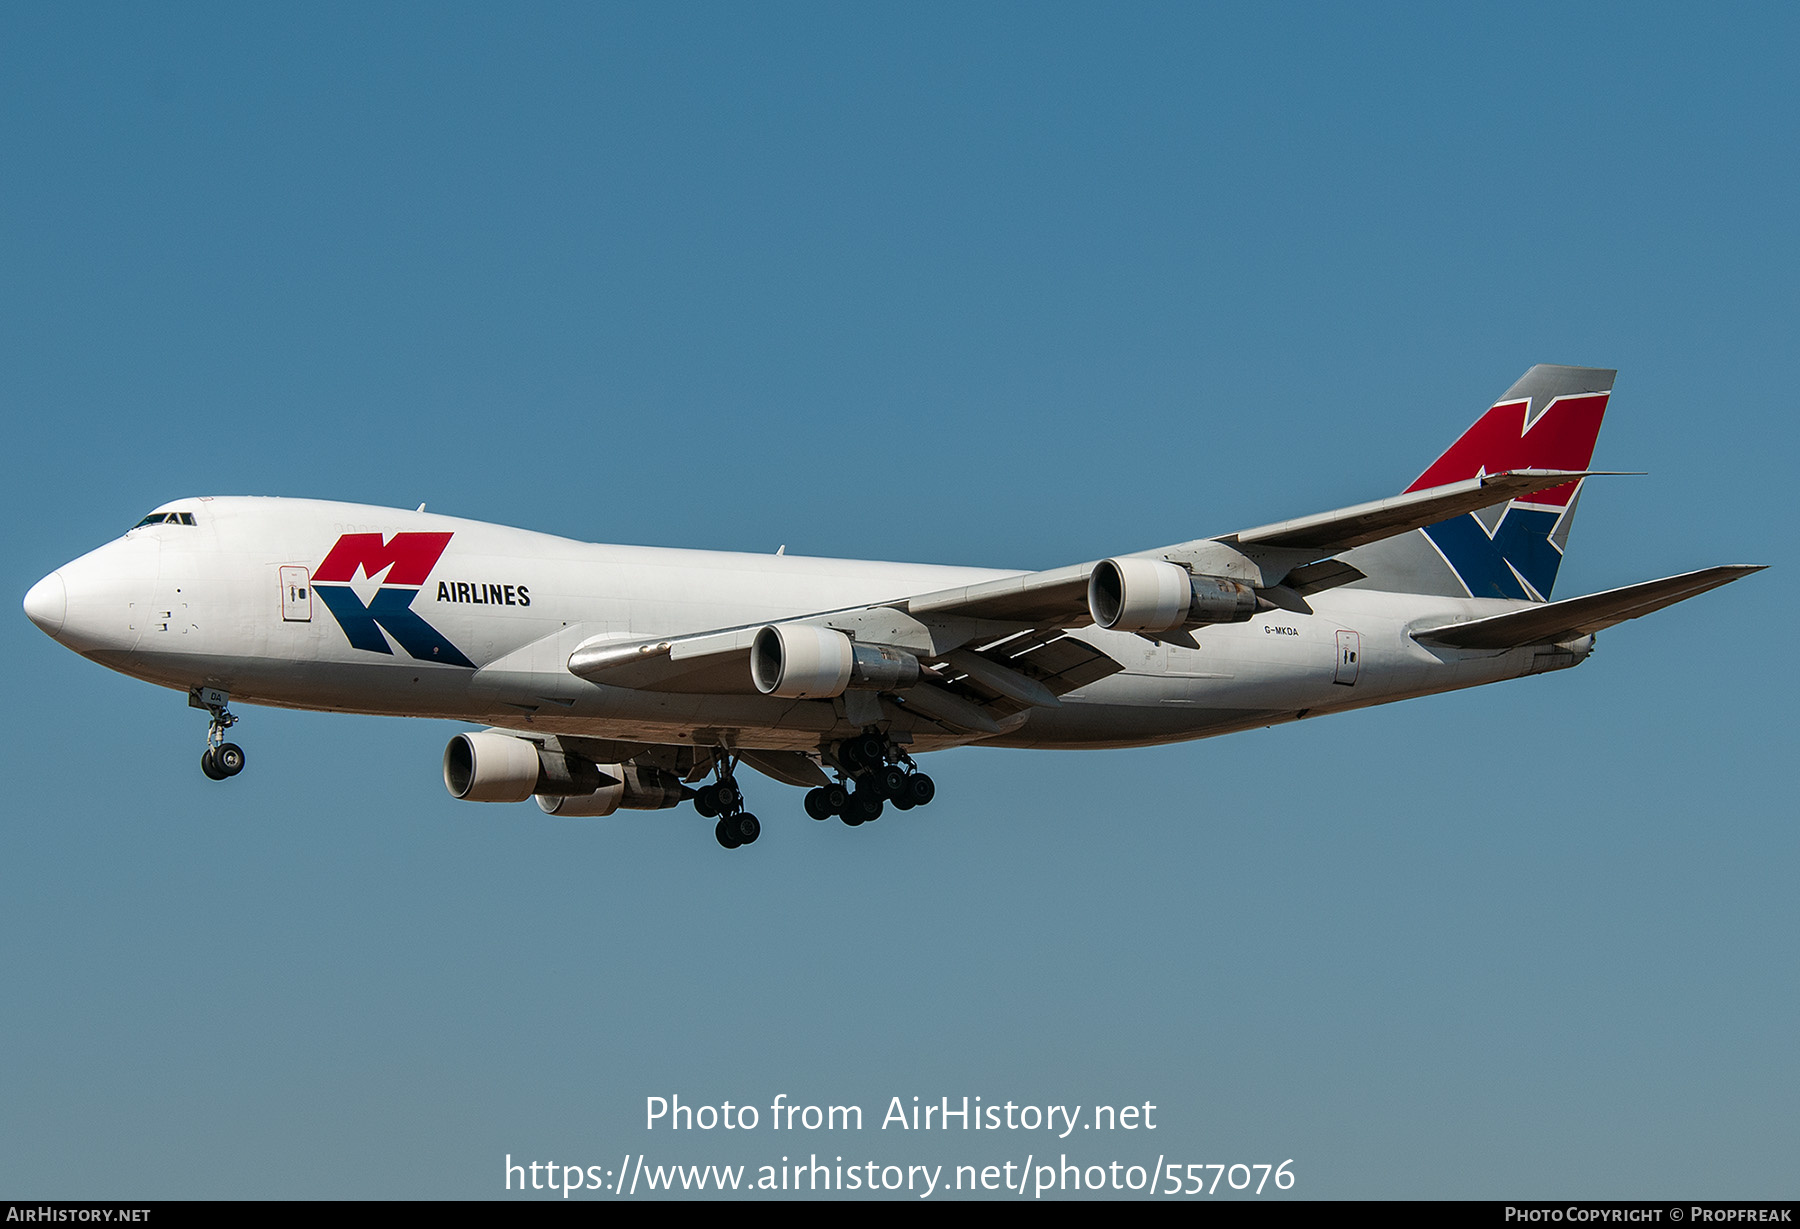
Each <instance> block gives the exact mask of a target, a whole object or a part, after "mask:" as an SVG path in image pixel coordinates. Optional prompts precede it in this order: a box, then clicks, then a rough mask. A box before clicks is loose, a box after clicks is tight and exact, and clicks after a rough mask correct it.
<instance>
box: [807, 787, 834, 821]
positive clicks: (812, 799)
mask: <svg viewBox="0 0 1800 1229" xmlns="http://www.w3.org/2000/svg"><path fill="white" fill-rule="evenodd" d="M806 813H807V814H808V815H810V816H812V817H813V818H814V819H830V818H831V817H832V815H833V814H834V812H833V811H832V809H831V804H830V803H829V802H827V801H826V799H825V789H824V787H823V786H821V787H820V788H818V789H811V790H807V791H806Z"/></svg>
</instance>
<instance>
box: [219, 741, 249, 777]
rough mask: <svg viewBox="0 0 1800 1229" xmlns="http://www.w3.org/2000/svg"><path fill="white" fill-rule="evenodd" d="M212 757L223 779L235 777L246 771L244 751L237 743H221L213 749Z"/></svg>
mask: <svg viewBox="0 0 1800 1229" xmlns="http://www.w3.org/2000/svg"><path fill="white" fill-rule="evenodd" d="M212 757H213V767H214V768H217V769H218V770H219V775H220V776H221V777H235V776H237V775H238V773H240V772H242V771H244V749H243V748H242V747H240V746H238V745H237V744H236V743H220V744H219V745H218V746H217V747H214V748H213V753H212Z"/></svg>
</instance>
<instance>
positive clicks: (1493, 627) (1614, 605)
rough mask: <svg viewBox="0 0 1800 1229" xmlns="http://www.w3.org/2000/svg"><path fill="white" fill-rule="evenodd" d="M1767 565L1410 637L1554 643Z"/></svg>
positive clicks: (1507, 644) (1462, 644) (1451, 642)
mask: <svg viewBox="0 0 1800 1229" xmlns="http://www.w3.org/2000/svg"><path fill="white" fill-rule="evenodd" d="M1765 566H1766V565H1764V564H1753V563H1732V564H1725V565H1722V566H1720V567H1715V568H1702V569H1700V570H1699V571H1698V572H1685V573H1683V574H1682V575H1680V576H1665V577H1664V578H1663V579H1661V580H1646V581H1644V582H1643V583H1641V584H1636V585H1626V586H1625V587H1624V588H1623V589H1608V590H1607V591H1606V592H1604V593H1590V594H1588V595H1587V596H1586V597H1572V598H1567V599H1565V600H1563V601H1560V602H1549V603H1544V604H1538V605H1533V606H1531V607H1529V608H1526V609H1523V610H1514V611H1510V612H1508V613H1506V614H1500V615H1494V616H1492V617H1490V618H1486V619H1475V620H1473V621H1471V622H1468V623H1452V624H1449V625H1448V626H1445V627H1434V628H1428V629H1426V630H1424V631H1415V632H1414V633H1413V639H1415V640H1418V641H1420V642H1422V643H1425V644H1434V645H1442V646H1444V647H1446V648H1452V649H1513V648H1519V647H1521V646H1523V645H1528V644H1555V643H1557V642H1559V641H1564V640H1573V639H1575V638H1576V637H1578V636H1585V635H1587V634H1588V633H1590V632H1597V631H1600V630H1601V629H1602V628H1607V627H1611V626H1612V625H1613V624H1615V623H1623V622H1625V620H1627V619H1635V618H1637V617H1638V616H1640V615H1647V614H1650V613H1651V612H1652V611H1657V610H1661V609H1662V608H1663V607H1664V606H1673V605H1674V604H1675V603H1676V602H1680V601H1685V600H1686V599H1688V598H1690V597H1693V596H1695V595H1696V594H1700V593H1705V592H1706V591H1707V590H1708V589H1717V588H1718V587H1719V586H1720V585H1728V584H1730V583H1731V582H1732V581H1734V580H1739V579H1741V578H1743V577H1745V576H1748V575H1750V573H1752V572H1760V571H1762V570H1763V568H1764V567H1765Z"/></svg>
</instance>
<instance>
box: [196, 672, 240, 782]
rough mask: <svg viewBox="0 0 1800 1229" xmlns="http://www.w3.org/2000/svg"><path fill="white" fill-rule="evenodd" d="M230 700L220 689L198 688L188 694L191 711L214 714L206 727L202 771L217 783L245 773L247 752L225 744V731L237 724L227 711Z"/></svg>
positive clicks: (233, 716) (235, 719)
mask: <svg viewBox="0 0 1800 1229" xmlns="http://www.w3.org/2000/svg"><path fill="white" fill-rule="evenodd" d="M230 700H231V696H230V695H229V694H228V693H226V692H223V691H220V690H219V689H218V688H217V687H196V688H194V689H193V690H192V691H190V692H188V706H189V707H191V708H203V709H205V710H206V711H207V712H209V713H211V714H212V721H211V722H209V723H208V724H207V727H206V750H205V751H202V752H201V753H200V771H201V772H203V773H205V774H206V775H207V776H208V777H210V778H211V779H212V780H214V781H223V780H225V778H227V777H235V776H237V775H238V773H240V772H242V771H244V749H243V748H242V747H240V746H238V745H237V744H236V743H228V742H226V741H225V731H226V730H229V729H230V728H231V727H232V726H234V725H236V724H237V716H236V715H235V714H233V713H232V711H231V710H230V709H228V708H226V707H225V706H226V704H227V703H229V702H230Z"/></svg>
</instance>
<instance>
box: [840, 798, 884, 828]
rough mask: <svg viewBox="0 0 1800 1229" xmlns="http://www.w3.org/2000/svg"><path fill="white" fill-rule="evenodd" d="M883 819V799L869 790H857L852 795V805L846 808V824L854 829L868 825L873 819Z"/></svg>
mask: <svg viewBox="0 0 1800 1229" xmlns="http://www.w3.org/2000/svg"><path fill="white" fill-rule="evenodd" d="M880 818H881V799H880V798H877V797H876V796H875V795H874V794H872V793H870V792H868V791H867V790H860V789H859V790H857V791H856V792H855V793H854V794H851V795H850V805H849V806H847V807H845V808H844V822H845V823H847V824H850V825H851V826H852V827H854V826H855V825H856V824H866V823H868V822H869V821H870V820H872V819H880Z"/></svg>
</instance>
